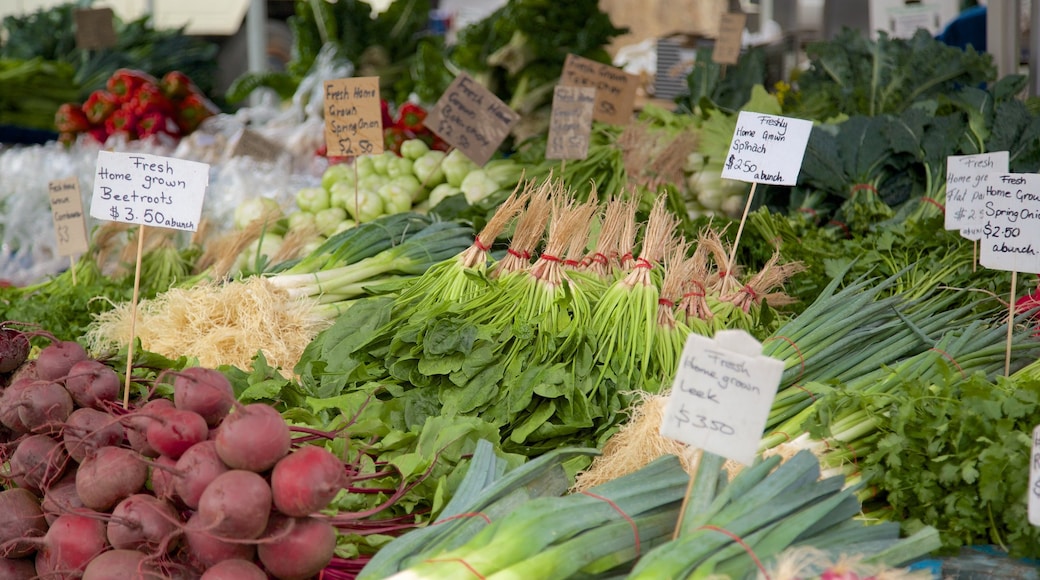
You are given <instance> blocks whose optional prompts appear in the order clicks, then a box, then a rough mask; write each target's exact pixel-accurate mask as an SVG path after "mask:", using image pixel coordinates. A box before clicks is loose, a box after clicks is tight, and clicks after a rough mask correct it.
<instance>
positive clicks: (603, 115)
mask: <svg viewBox="0 0 1040 580" xmlns="http://www.w3.org/2000/svg"><path fill="white" fill-rule="evenodd" d="M560 84H561V85H564V86H573V87H590V88H593V89H596V105H595V107H594V108H593V110H592V118H593V119H595V120H596V121H600V122H602V123H610V124H612V125H627V124H628V123H629V121H631V120H632V108H633V107H634V106H635V101H636V89H637V88H638V87H639V77H637V76H635V75H633V74H629V73H627V72H625V71H623V70H621V69H619V68H618V67H616V66H612V65H609V64H604V63H602V62H596V61H594V60H590V59H587V58H584V57H581V56H578V55H576V54H568V55H567V59H566V60H565V61H564V62H563V72H562V73H561V74H560Z"/></svg>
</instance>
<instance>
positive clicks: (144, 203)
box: [90, 151, 209, 231]
mask: <svg viewBox="0 0 1040 580" xmlns="http://www.w3.org/2000/svg"><path fill="white" fill-rule="evenodd" d="M207 185H209V165H208V164H206V163H199V162H196V161H185V160H184V159H173V158H171V157H160V156H158V155H147V154H144V153H113V152H111V151H99V152H98V160H97V170H96V172H95V173H94V193H93V196H92V197H91V199H90V215H91V217H94V218H97V219H101V220H108V221H115V222H122V223H126V224H138V225H145V226H158V227H166V228H173V229H177V230H188V231H195V230H196V229H198V227H199V226H198V224H199V217H200V216H201V215H202V202H203V200H204V199H205V196H206V186H207Z"/></svg>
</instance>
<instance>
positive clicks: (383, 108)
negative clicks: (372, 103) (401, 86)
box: [379, 99, 394, 129]
mask: <svg viewBox="0 0 1040 580" xmlns="http://www.w3.org/2000/svg"><path fill="white" fill-rule="evenodd" d="M379 112H380V114H381V115H382V117H383V128H384V129H385V128H387V127H393V126H394V118H393V116H392V115H391V114H390V103H388V102H387V101H386V100H385V99H381V100H380V101H379Z"/></svg>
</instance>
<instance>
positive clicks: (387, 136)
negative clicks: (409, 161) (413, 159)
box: [383, 127, 408, 155]
mask: <svg viewBox="0 0 1040 580" xmlns="http://www.w3.org/2000/svg"><path fill="white" fill-rule="evenodd" d="M407 140H408V135H407V134H406V133H405V131H404V129H401V128H400V127H387V128H386V129H383V149H385V150H387V151H393V152H394V153H397V154H398V155H400V154H401V144H402V143H404V142H405V141H407Z"/></svg>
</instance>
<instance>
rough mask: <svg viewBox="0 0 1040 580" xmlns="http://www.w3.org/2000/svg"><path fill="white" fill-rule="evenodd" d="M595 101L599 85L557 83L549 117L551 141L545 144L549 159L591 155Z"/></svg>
mask: <svg viewBox="0 0 1040 580" xmlns="http://www.w3.org/2000/svg"><path fill="white" fill-rule="evenodd" d="M595 102H596V89H593V88H588V87H566V86H563V85H556V88H555V89H554V90H553V101H552V116H551V117H550V118H549V142H548V144H547V145H546V147H545V158H546V159H585V158H586V157H588V155H589V135H590V134H591V133H592V107H593V105H594V104H595Z"/></svg>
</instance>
